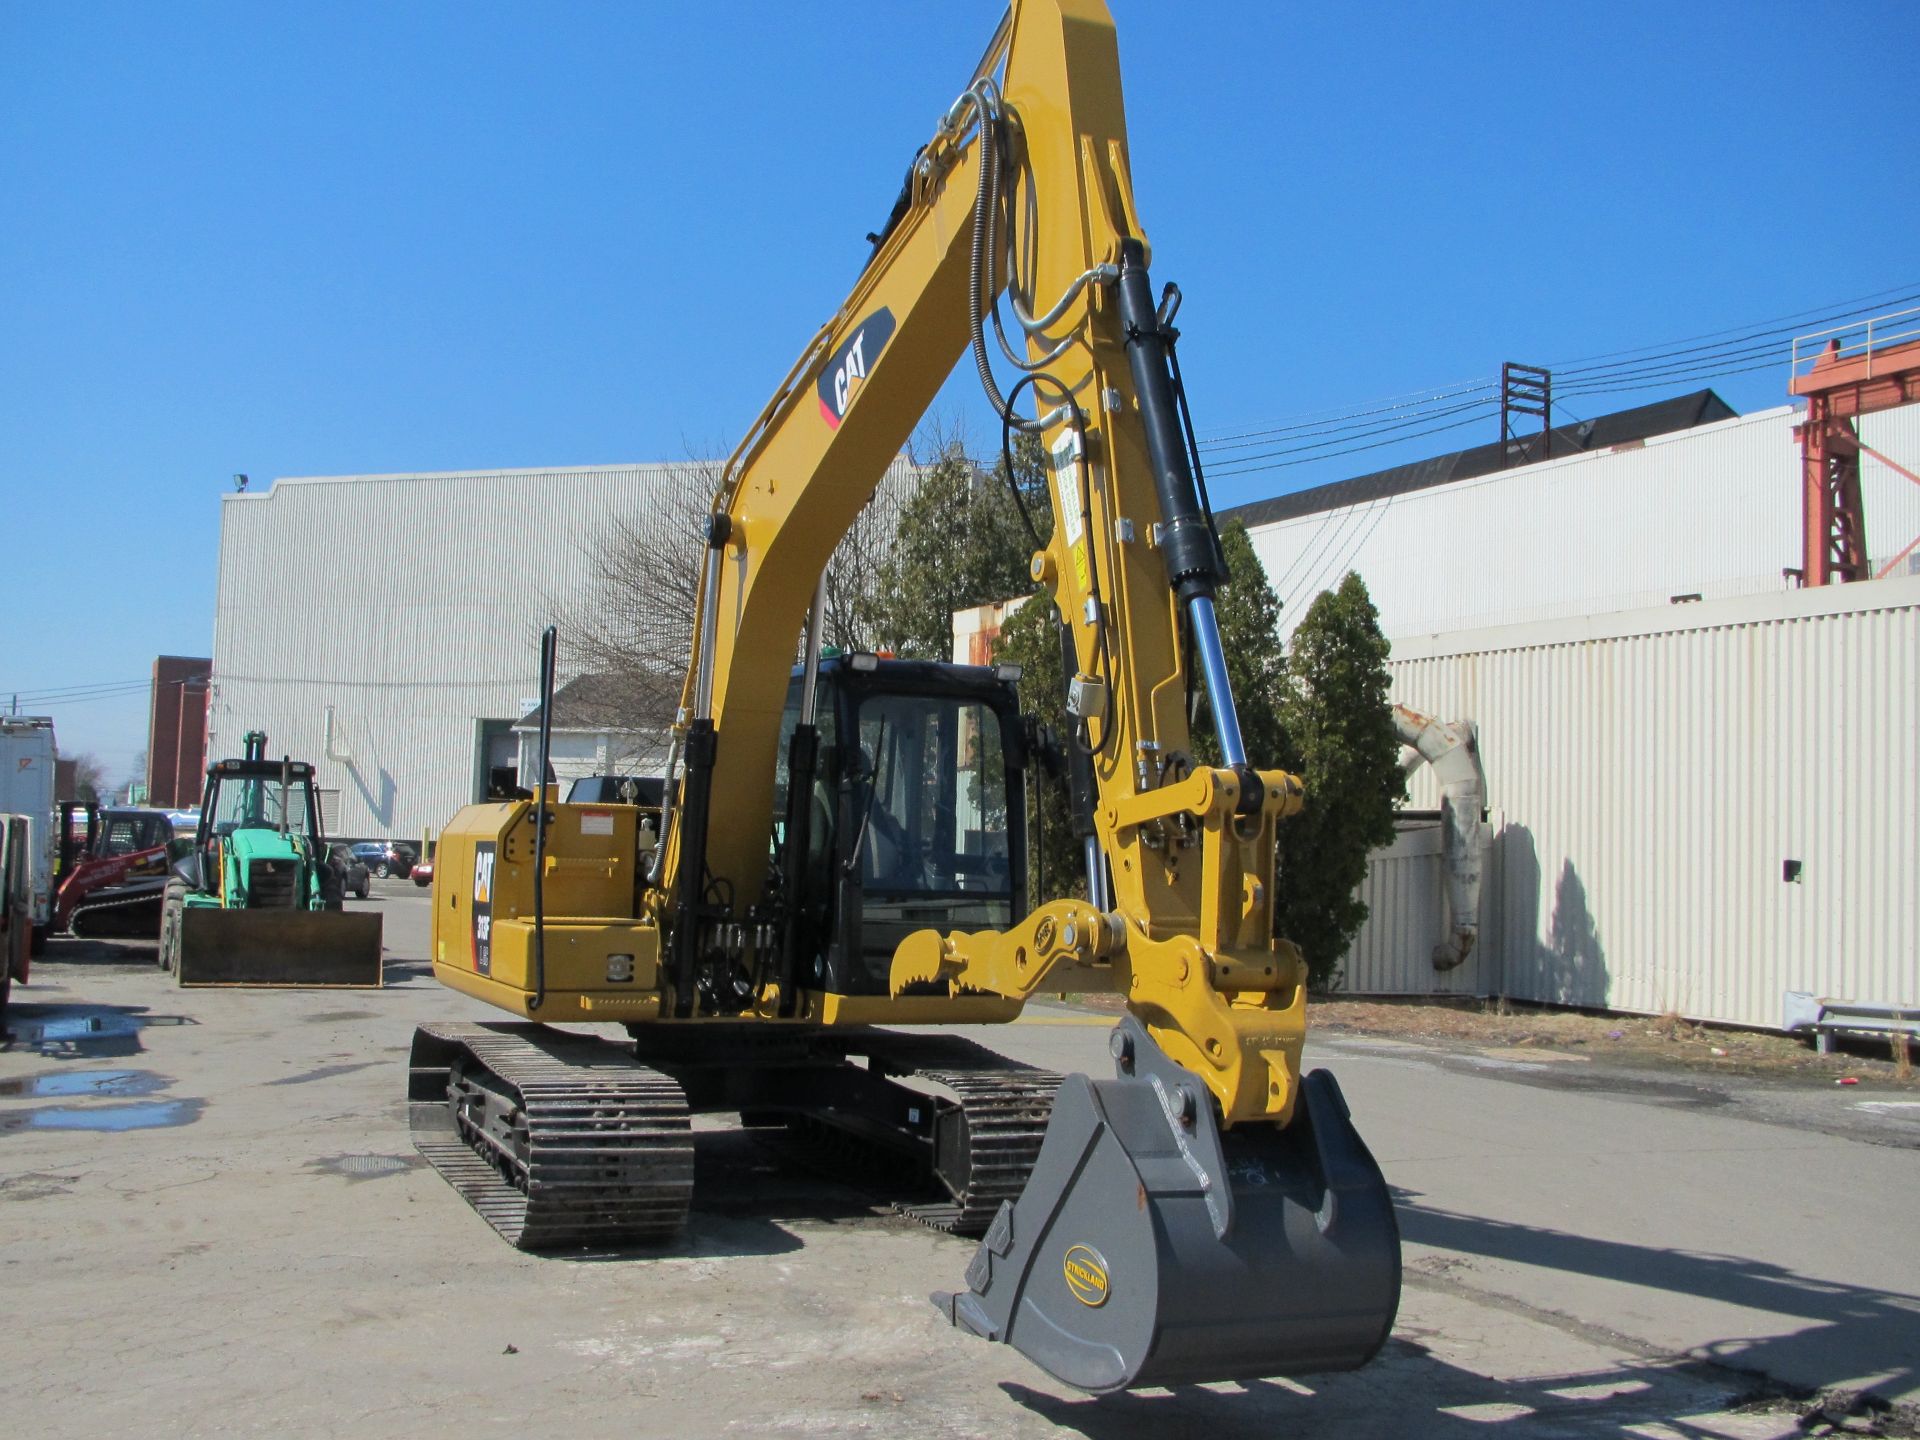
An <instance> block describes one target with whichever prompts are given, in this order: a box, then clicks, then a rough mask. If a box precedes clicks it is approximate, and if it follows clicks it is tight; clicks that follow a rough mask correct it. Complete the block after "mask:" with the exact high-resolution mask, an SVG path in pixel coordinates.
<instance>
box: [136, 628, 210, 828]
mask: <svg viewBox="0 0 1920 1440" xmlns="http://www.w3.org/2000/svg"><path fill="white" fill-rule="evenodd" d="M212 671H213V661H212V660H209V659H197V658H194V657H191V656H186V655H162V656H160V657H158V658H157V659H156V660H155V661H154V662H153V709H152V711H151V712H150V714H149V717H148V721H147V803H148V804H149V805H158V806H162V807H165V808H174V807H181V808H185V807H189V806H193V805H197V804H198V803H199V802H200V785H201V781H202V780H203V779H204V778H205V775H206V768H207V693H208V686H207V680H208V676H209V675H210V674H211V673H212Z"/></svg>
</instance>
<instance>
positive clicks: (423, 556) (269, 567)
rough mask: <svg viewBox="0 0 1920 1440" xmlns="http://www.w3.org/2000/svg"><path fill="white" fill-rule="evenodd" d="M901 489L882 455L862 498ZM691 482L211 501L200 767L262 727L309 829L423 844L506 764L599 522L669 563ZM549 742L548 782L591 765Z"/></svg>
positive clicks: (696, 479)
mask: <svg viewBox="0 0 1920 1440" xmlns="http://www.w3.org/2000/svg"><path fill="white" fill-rule="evenodd" d="M913 474H914V470H913V467H912V465H911V464H910V463H909V462H908V461H907V460H906V459H905V457H902V458H901V459H899V460H897V461H896V462H895V463H894V465H893V466H892V467H891V468H890V469H889V471H888V472H887V475H886V477H885V478H884V479H883V480H882V482H881V484H882V487H883V488H884V489H886V490H887V491H888V492H890V493H897V492H898V491H899V490H900V489H901V488H903V487H904V486H906V485H907V484H909V483H910V477H911V476H912V475H913ZM710 484H711V480H710V469H709V467H704V466H698V465H684V464H683V465H598V466H579V467H572V468H554V469H542V470H487V471H466V472H457V473H439V474H405V475H352V476H330V477H318V478H298V479H282V480H277V481H275V482H274V483H273V485H272V486H271V487H270V488H268V489H265V490H258V491H251V492H246V493H235V494H229V495H226V496H225V497H223V499H224V503H223V504H222V506H221V515H220V571H219V584H218V592H217V598H216V610H215V616H214V639H213V681H212V692H211V695H210V697H209V703H208V739H207V747H208V754H209V755H211V756H215V757H217V756H220V755H223V754H238V753H239V750H240V741H241V736H242V735H243V734H244V733H245V732H246V731H248V730H265V731H266V732H267V736H268V747H269V753H270V754H273V755H282V754H289V755H293V756H295V757H299V758H306V759H310V760H312V761H313V762H314V763H315V764H316V765H317V767H318V779H319V784H320V787H321V790H322V801H323V806H324V808H325V810H326V815H325V825H326V828H327V831H328V833H329V834H331V835H333V836H336V837H365V838H381V837H396V838H406V837H409V836H414V837H417V836H419V835H420V834H421V833H422V831H424V830H431V831H435V832H437V831H438V830H439V829H440V827H441V826H442V825H444V824H445V823H446V822H447V820H448V819H450V818H451V817H452V815H453V813H454V812H455V811H456V810H458V809H459V808H460V807H461V806H462V805H465V804H469V803H471V802H472V801H474V800H476V799H479V798H481V797H482V796H483V795H484V794H485V793H486V786H487V780H488V773H489V771H490V770H491V769H493V768H496V767H511V766H515V765H516V764H517V760H518V749H519V737H518V736H516V735H515V734H514V733H513V725H514V722H515V721H517V720H518V719H519V718H520V717H521V716H522V715H524V714H526V713H527V712H528V711H529V710H531V709H533V708H534V706H535V704H536V702H537V699H538V692H539V673H540V666H539V652H538V646H539V636H540V631H541V628H542V627H543V626H545V625H546V624H547V623H548V622H549V621H555V620H560V619H562V618H563V617H564V616H566V615H567V614H569V613H573V612H576V611H577V607H579V606H580V605H581V604H583V603H586V601H587V599H588V597H589V596H590V595H591V594H592V587H593V582H594V576H595V569H594V564H593V560H592V556H593V554H594V552H595V550H596V549H597V548H599V547H601V546H604V545H605V544H606V543H607V542H608V538H609V533H610V530H611V528H612V527H613V524H614V522H616V521H619V522H623V523H624V524H625V526H626V527H627V528H628V530H629V531H634V530H637V531H639V532H640V533H641V534H643V535H649V536H657V537H658V544H659V546H660V547H661V549H662V550H663V551H664V550H665V549H666V548H667V547H668V546H669V545H676V546H679V547H682V548H684V546H685V543H686V541H685V537H684V536H677V535H672V534H670V533H669V529H670V527H671V525H672V524H674V523H675V522H676V521H678V520H679V519H680V518H681V517H684V515H685V514H686V510H687V506H686V503H685V494H686V492H687V490H688V489H689V487H692V488H694V489H696V490H698V489H699V488H700V487H702V486H708V485H710ZM700 503H701V504H704V496H702V497H701V500H700ZM795 624H796V635H797V633H798V620H796V622H795ZM566 678H567V677H566V676H564V675H563V676H562V679H563V680H564V679H566ZM560 743H561V744H562V745H563V746H573V747H575V748H576V749H579V750H580V752H581V753H579V754H577V755H574V754H569V756H567V757H564V758H566V759H569V760H571V761H574V762H577V763H574V764H571V765H560V766H557V767H556V768H557V769H566V770H578V769H581V768H583V767H584V768H591V765H592V757H591V756H590V755H588V754H587V751H588V750H591V749H592V747H594V746H595V744H596V741H595V737H593V736H591V735H588V736H579V735H567V736H563V737H561V741H560ZM583 747H584V748H583Z"/></svg>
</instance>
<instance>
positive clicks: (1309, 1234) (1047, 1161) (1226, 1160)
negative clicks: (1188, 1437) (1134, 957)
mask: <svg viewBox="0 0 1920 1440" xmlns="http://www.w3.org/2000/svg"><path fill="white" fill-rule="evenodd" d="M1114 1036H1115V1042H1114V1049H1115V1053H1116V1055H1118V1056H1119V1057H1120V1063H1119V1070H1120V1074H1119V1078H1117V1079H1114V1080H1099V1081H1096V1080H1092V1079H1090V1078H1089V1077H1087V1076H1085V1075H1070V1076H1068V1077H1067V1079H1066V1081H1065V1083H1064V1084H1062V1085H1061V1087H1060V1093H1059V1096H1058V1098H1057V1099H1056V1100H1055V1101H1054V1106H1053V1118H1052V1120H1051V1122H1050V1123H1049V1124H1048V1127H1047V1133H1046V1138H1045V1140H1044V1142H1043V1143H1042V1145H1041V1147H1040V1157H1039V1159H1038V1161H1037V1162H1036V1163H1035V1165H1034V1168H1033V1174H1032V1177H1031V1178H1030V1179H1029V1180H1028V1182H1027V1186H1026V1189H1025V1190H1024V1191H1023V1192H1022V1193H1021V1195H1020V1198H1019V1199H1018V1200H1017V1201H1013V1202H1011V1203H1009V1204H1007V1205H1004V1206H1003V1207H1002V1208H1001V1210H1000V1213H999V1215H998V1216H997V1217H996V1218H995V1220H994V1222H993V1225H992V1227H991V1228H990V1229H989V1230H988V1231H987V1235H986V1238H985V1239H984V1240H982V1241H981V1244H980V1249H979V1250H978V1252H977V1253H976V1254H975V1255H974V1258H973V1262H972V1264H970V1265H969V1266H968V1267H967V1276H966V1279H967V1285H968V1289H967V1290H966V1291H964V1292H962V1293H959V1294H937V1295H935V1296H934V1297H933V1300H934V1304H936V1305H937V1306H939V1307H940V1308H941V1310H942V1311H943V1312H944V1313H945V1314H946V1315H947V1317H948V1318H949V1319H950V1320H951V1321H952V1322H953V1323H954V1324H955V1325H956V1326H959V1327H961V1328H963V1329H966V1330H970V1331H972V1332H973V1333H974V1334H976V1335H980V1336H982V1337H984V1338H986V1339H988V1340H996V1341H1001V1342H1004V1343H1006V1344H1009V1345H1011V1346H1013V1347H1014V1349H1016V1350H1018V1351H1019V1352H1020V1353H1021V1354H1023V1355H1025V1356H1026V1357H1027V1358H1028V1359H1029V1360H1032V1361H1033V1362H1034V1363H1035V1364H1036V1365H1038V1366H1040V1367H1041V1368H1042V1369H1043V1370H1046V1371H1047V1372H1048V1373H1049V1374H1051V1375H1053V1376H1054V1377H1056V1378H1057V1379H1059V1380H1062V1381H1064V1382H1065V1383H1067V1384H1069V1385H1073V1386H1076V1387H1078V1388H1079V1389H1082V1390H1087V1391H1092V1392H1095V1393H1100V1392H1105V1391H1111V1390H1125V1389H1130V1388H1132V1387H1135V1386H1143V1385H1182V1384H1199V1383H1204V1382H1208V1381H1217V1380H1251V1379H1256V1378H1261V1377H1267V1376H1276V1375H1306V1374H1312V1373H1316V1372H1324V1371H1330V1370H1351V1369H1353V1368H1355V1367H1357V1366H1360V1365H1364V1364H1365V1363H1366V1362H1367V1361H1368V1360H1369V1359H1371V1358H1372V1357H1373V1355H1374V1352H1376V1351H1377V1350H1378V1349H1379V1348H1380V1346H1381V1345H1382V1344H1383V1343H1385V1341H1386V1338H1387V1334H1388V1332H1389V1331H1390V1330H1391V1329H1392V1327H1393V1317H1394V1313H1395V1311H1396V1310H1397V1309H1398V1307H1399V1301H1400V1232H1399V1228H1398V1226H1397V1225H1396V1224H1395V1222H1394V1215H1393V1201H1392V1199H1391V1197H1390V1196H1389V1195H1388V1192H1387V1185H1386V1181H1385V1179H1384V1178H1383V1177H1382V1175H1381V1174H1380V1167H1379V1166H1378V1165H1377V1164H1375V1163H1374V1159H1373V1156H1372V1155H1371V1154H1369V1153H1368V1151H1367V1147H1366V1145H1365V1144H1364V1143H1362V1141H1361V1139H1360V1136H1359V1134H1358V1132H1356V1131H1355V1129H1354V1127H1353V1122H1352V1121H1351V1120H1350V1119H1349V1118H1348V1115H1347V1107H1346V1103H1345V1101H1344V1100H1343V1099H1342V1098H1341V1095H1340V1088H1339V1086H1338V1085H1337V1084H1335V1083H1334V1079H1333V1076H1332V1075H1331V1074H1329V1073H1328V1072H1327V1071H1325V1070H1317V1071H1314V1072H1313V1073H1312V1074H1310V1075H1308V1076H1307V1077H1306V1080H1305V1082H1304V1083H1303V1084H1302V1086H1301V1093H1300V1099H1299V1103H1298V1105H1297V1106H1296V1108H1295V1112H1294V1119H1293V1123H1292V1124H1290V1125H1289V1126H1288V1127H1287V1128H1286V1129H1285V1130H1275V1129H1272V1128H1270V1127H1265V1126H1246V1127H1242V1128H1240V1129H1236V1130H1233V1131H1228V1132H1222V1130H1221V1129H1220V1126H1219V1122H1218V1120H1217V1119H1216V1118H1215V1112H1214V1106H1213V1101H1212V1097H1211V1096H1210V1095H1209V1093H1208V1092H1207V1090H1206V1088H1205V1086H1204V1085H1202V1084H1201V1082H1200V1081H1199V1079H1198V1078H1197V1077H1196V1076H1193V1075H1190V1074H1189V1073H1187V1072H1186V1071H1185V1070H1182V1069H1181V1068H1180V1067H1179V1066H1177V1065H1175V1064H1174V1063H1173V1061H1172V1060H1171V1059H1169V1058H1168V1057H1167V1054H1166V1052H1165V1051H1163V1050H1161V1049H1160V1047H1159V1046H1158V1045H1157V1044H1155V1043H1154V1041H1153V1039H1152V1037H1151V1036H1149V1035H1148V1034H1147V1031H1146V1029H1145V1028H1144V1027H1143V1026H1141V1025H1140V1023H1139V1022H1138V1021H1137V1020H1135V1019H1134V1018H1133V1017H1131V1016H1129V1017H1127V1018H1126V1019H1125V1020H1124V1021H1122V1023H1121V1025H1120V1026H1119V1028H1118V1029H1116V1030H1115V1032H1114Z"/></svg>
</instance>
